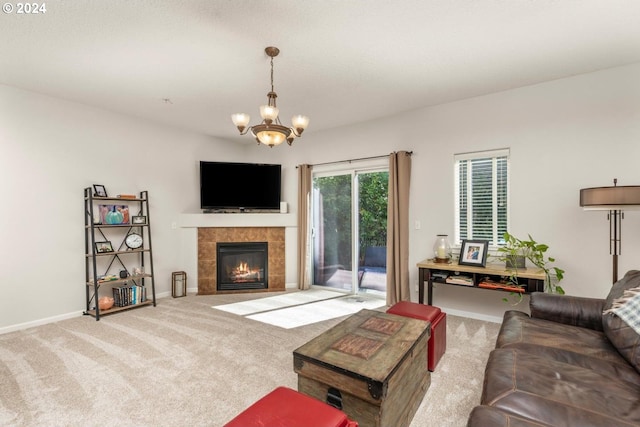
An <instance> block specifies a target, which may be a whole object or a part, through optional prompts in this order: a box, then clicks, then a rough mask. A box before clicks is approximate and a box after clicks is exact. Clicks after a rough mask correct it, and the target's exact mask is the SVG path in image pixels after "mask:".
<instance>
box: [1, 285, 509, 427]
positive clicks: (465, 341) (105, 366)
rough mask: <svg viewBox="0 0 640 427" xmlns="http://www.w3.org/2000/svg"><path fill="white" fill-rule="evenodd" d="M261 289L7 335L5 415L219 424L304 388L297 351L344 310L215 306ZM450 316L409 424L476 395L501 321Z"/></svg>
mask: <svg viewBox="0 0 640 427" xmlns="http://www.w3.org/2000/svg"><path fill="white" fill-rule="evenodd" d="M263 296H264V295H263V294H236V295H208V296H194V295H189V296H187V297H185V298H176V299H173V298H162V299H159V300H158V306H157V307H150V306H149V307H141V308H137V309H134V310H129V311H125V312H120V313H116V314H112V315H108V316H103V317H102V318H101V320H100V321H99V322H96V321H95V319H94V318H92V317H78V318H73V319H68V320H64V321H60V322H57V323H52V324H48V325H43V326H38V327H35V328H31V329H27V330H24V331H17V332H11V333H7V334H3V335H0V425H2V426H20V427H32V426H81V425H82V426H96V427H98V426H99V427H109V426H125V427H127V426H145V427H146V426H185V427H186V426H221V425H223V424H224V423H226V422H227V421H229V420H230V419H231V418H233V417H234V416H235V415H237V414H238V413H239V412H241V411H242V410H244V409H245V408H246V407H247V406H249V405H251V404H252V403H253V402H255V401H256V400H258V399H259V398H260V397H262V396H263V395H265V394H266V393H268V392H269V391H271V390H273V389H274V388H275V387H276V386H279V385H284V386H288V387H291V388H293V389H297V377H296V374H295V372H294V371H293V354H292V353H293V351H294V350H295V349H296V348H298V347H300V346H301V345H303V344H304V343H306V342H307V341H309V340H310V339H312V338H314V337H316V336H317V335H319V334H320V333H322V332H324V331H325V330H327V329H328V328H330V327H331V326H334V325H335V324H337V323H338V322H340V321H341V320H343V319H344V318H346V316H344V317H338V318H335V319H331V320H326V321H322V322H318V323H313V324H310V325H305V326H301V327H298V328H294V329H282V328H279V327H276V326H272V325H269V324H266V323H261V322H255V321H253V320H250V319H247V318H245V317H243V316H238V315H235V314H232V313H228V312H225V311H222V310H212V309H211V306H212V305H222V304H230V303H235V302H240V301H248V300H254V299H257V298H260V297H263ZM381 309H383V308H381ZM447 324H448V332H447V352H446V354H445V355H444V356H443V358H442V359H441V361H440V364H439V365H438V366H437V368H436V371H435V372H434V373H432V377H431V387H430V388H429V390H428V391H427V394H426V396H425V398H424V400H423V401H422V404H421V405H420V408H419V409H418V411H417V413H416V415H415V417H414V419H413V421H412V423H411V426H412V427H418V426H451V427H462V426H464V425H465V424H466V419H467V417H468V414H469V412H470V411H471V409H472V407H473V406H475V405H476V404H477V403H478V402H479V399H480V393H481V389H482V375H483V371H484V365H485V363H486V360H487V357H488V354H489V351H490V350H491V348H492V347H493V346H494V343H495V337H496V335H497V332H498V329H499V325H498V324H494V323H488V322H482V321H478V320H471V319H465V318H461V317H456V316H447Z"/></svg>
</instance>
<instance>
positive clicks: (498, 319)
mask: <svg viewBox="0 0 640 427" xmlns="http://www.w3.org/2000/svg"><path fill="white" fill-rule="evenodd" d="M439 308H440V309H441V310H442V311H444V312H445V313H447V314H450V315H452V316H460V317H468V318H469V319H475V320H484V321H486V322H491V323H502V317H496V316H489V315H486V314H479V313H474V312H472V311H464V310H456V309H453V308H448V307H441V306H439Z"/></svg>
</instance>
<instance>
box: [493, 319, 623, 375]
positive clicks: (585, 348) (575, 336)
mask: <svg viewBox="0 0 640 427" xmlns="http://www.w3.org/2000/svg"><path fill="white" fill-rule="evenodd" d="M521 344H527V345H532V344H533V345H539V346H546V347H552V348H559V349H563V350H565V351H571V352H574V353H578V354H584V355H586V356H591V357H595V358H600V359H603V360H607V361H609V362H612V363H622V364H625V365H626V364H627V362H626V361H625V360H624V359H623V358H622V357H620V355H619V354H618V352H617V351H616V350H615V348H614V347H613V346H612V345H611V343H610V342H609V340H608V339H607V337H606V336H605V334H604V332H601V331H595V330H593V329H588V328H580V327H576V326H571V325H565V324H562V323H557V322H553V321H551V320H544V319H536V318H532V317H529V316H528V315H527V314H526V313H523V312H521V311H516V310H511V311H508V312H506V313H505V314H504V318H503V322H502V325H501V327H500V333H499V334H498V338H497V340H496V348H503V347H513V346H519V345H521Z"/></svg>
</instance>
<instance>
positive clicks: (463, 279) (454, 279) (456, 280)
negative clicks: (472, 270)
mask: <svg viewBox="0 0 640 427" xmlns="http://www.w3.org/2000/svg"><path fill="white" fill-rule="evenodd" d="M446 282H447V283H451V284H454V285H464V286H473V278H472V277H469V276H449V277H447V280H446Z"/></svg>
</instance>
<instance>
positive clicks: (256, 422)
mask: <svg viewBox="0 0 640 427" xmlns="http://www.w3.org/2000/svg"><path fill="white" fill-rule="evenodd" d="M264 426H268V427H294V426H305V427H358V423H357V422H355V421H351V420H349V419H348V418H347V416H346V415H345V413H344V412H342V411H340V410H338V409H336V408H334V407H333V406H329V405H327V404H326V403H324V402H321V401H319V400H317V399H314V398H312V397H309V396H307V395H306V394H302V393H299V392H297V391H295V390H292V389H290V388H287V387H278V388H276V389H275V390H273V391H272V392H270V393H269V394H267V395H266V396H264V397H262V398H261V399H260V400H258V401H257V402H256V403H254V404H253V405H251V406H249V407H248V408H247V409H245V410H244V411H242V412H241V413H240V414H239V415H238V416H237V417H235V418H234V419H232V420H231V421H229V422H228V423H227V424H225V425H224V427H264Z"/></svg>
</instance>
